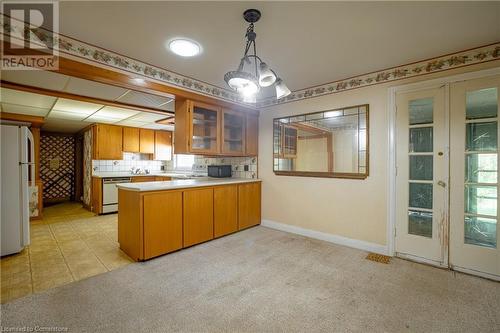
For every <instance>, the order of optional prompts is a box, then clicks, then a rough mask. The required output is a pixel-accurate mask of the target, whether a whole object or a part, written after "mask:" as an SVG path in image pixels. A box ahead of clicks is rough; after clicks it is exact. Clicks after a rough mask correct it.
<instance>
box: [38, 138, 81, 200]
mask: <svg viewBox="0 0 500 333" xmlns="http://www.w3.org/2000/svg"><path fill="white" fill-rule="evenodd" d="M74 176H75V138H74V137H73V136H71V135H63V134H52V133H44V132H42V133H41V137H40V178H41V180H42V181H43V186H44V189H43V201H44V202H48V201H59V200H69V199H70V198H72V197H73V196H74Z"/></svg>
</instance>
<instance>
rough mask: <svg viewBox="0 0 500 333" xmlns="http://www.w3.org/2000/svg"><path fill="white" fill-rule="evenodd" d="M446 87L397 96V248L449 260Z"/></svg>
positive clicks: (411, 255) (403, 253) (403, 252)
mask: <svg viewBox="0 0 500 333" xmlns="http://www.w3.org/2000/svg"><path fill="white" fill-rule="evenodd" d="M444 95H445V94H444V88H443V87H441V88H437V89H430V90H425V91H418V92H411V93H404V94H398V95H397V96H396V105H397V112H396V122H397V141H396V142H397V150H396V156H397V175H396V192H397V194H396V198H397V199H396V207H397V211H396V251H397V252H398V255H400V256H403V257H408V258H410V259H415V260H418V261H423V262H428V263H431V264H435V265H439V266H441V265H445V264H446V263H445V259H446V258H445V253H444V247H443V244H444V240H445V238H444V237H445V229H446V228H447V226H446V223H445V221H446V218H447V205H446V201H447V200H446V197H447V171H446V165H447V162H446V158H447V154H446V150H447V135H446V128H445V126H446V121H445V116H446V115H445V103H444V101H445V99H444Z"/></svg>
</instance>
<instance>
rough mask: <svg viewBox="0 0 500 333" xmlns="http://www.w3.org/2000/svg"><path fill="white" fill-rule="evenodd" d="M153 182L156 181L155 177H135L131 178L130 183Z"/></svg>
mask: <svg viewBox="0 0 500 333" xmlns="http://www.w3.org/2000/svg"><path fill="white" fill-rule="evenodd" d="M154 181H156V176H135V177H132V183H142V182H154Z"/></svg>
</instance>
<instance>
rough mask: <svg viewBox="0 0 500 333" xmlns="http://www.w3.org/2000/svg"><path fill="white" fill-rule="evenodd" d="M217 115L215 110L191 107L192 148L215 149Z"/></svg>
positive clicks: (210, 150)
mask: <svg viewBox="0 0 500 333" xmlns="http://www.w3.org/2000/svg"><path fill="white" fill-rule="evenodd" d="M217 115H218V112H217V110H210V109H208V108H203V107H199V106H196V105H195V106H194V107H193V136H192V147H191V148H192V149H193V150H200V151H208V152H216V151H217Z"/></svg>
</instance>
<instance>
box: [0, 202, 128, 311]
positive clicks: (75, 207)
mask: <svg viewBox="0 0 500 333" xmlns="http://www.w3.org/2000/svg"><path fill="white" fill-rule="evenodd" d="M117 227H118V225H117V214H111V215H103V216H95V215H94V214H93V213H91V212H89V211H87V210H85V209H83V208H82V206H81V204H78V203H64V204H58V205H54V206H50V207H47V208H45V209H44V212H43V220H40V221H33V222H32V223H31V244H30V246H29V247H27V248H26V249H25V250H24V251H23V252H21V253H19V254H16V255H12V256H7V257H4V258H2V259H1V289H2V294H1V302H2V303H5V302H8V301H10V300H13V299H16V298H19V297H23V296H26V295H29V294H31V293H37V292H40V291H43V290H46V289H50V288H54V287H57V286H60V285H63V284H67V283H70V282H72V281H78V280H81V279H84V278H87V277H90V276H93V275H97V274H101V273H104V272H107V271H111V270H113V269H116V268H118V267H122V266H124V265H127V264H129V263H131V262H132V260H131V259H130V258H129V257H128V256H127V255H126V254H125V253H123V252H122V251H121V250H120V249H119V246H118V242H117V234H118V233H117Z"/></svg>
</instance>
